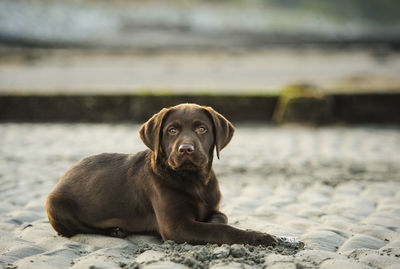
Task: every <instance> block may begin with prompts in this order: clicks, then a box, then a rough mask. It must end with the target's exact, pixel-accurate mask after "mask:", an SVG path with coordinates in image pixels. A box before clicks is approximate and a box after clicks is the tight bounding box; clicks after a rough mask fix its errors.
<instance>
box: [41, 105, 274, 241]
mask: <svg viewBox="0 0 400 269" xmlns="http://www.w3.org/2000/svg"><path fill="white" fill-rule="evenodd" d="M233 132H234V129H233V126H232V124H231V123H230V122H229V121H227V120H226V119H225V118H224V117H223V116H222V115H220V114H219V113H217V112H215V111H214V110H213V109H212V108H210V107H203V106H199V105H195V104H182V105H178V106H175V107H171V108H168V109H163V110H161V111H160V112H159V113H157V114H155V115H154V116H153V117H152V118H151V119H150V120H148V121H147V122H146V123H145V124H144V125H143V126H142V127H141V129H140V137H141V139H142V140H143V142H144V143H145V144H146V146H147V147H149V149H150V150H145V151H142V152H139V153H137V154H118V153H103V154H100V155H95V156H90V157H87V158H85V159H83V160H81V161H80V162H79V163H77V164H76V165H74V166H73V167H72V168H71V169H69V170H68V171H67V172H66V173H65V174H64V175H63V177H62V178H61V179H60V181H59V182H58V184H57V186H56V188H55V189H54V191H53V192H52V193H50V195H49V196H48V198H47V200H46V210H47V214H48V217H49V220H50V223H51V225H52V226H53V227H54V229H55V230H56V231H57V232H58V233H59V234H61V235H64V236H68V237H69V236H73V235H74V234H77V233H99V234H107V235H112V236H118V237H123V236H125V235H126V234H127V233H158V234H160V235H161V237H162V239H163V240H168V239H170V240H173V241H175V242H179V243H182V242H188V243H191V244H204V243H217V244H225V243H226V244H234V243H239V244H251V245H264V246H272V245H275V244H276V240H275V239H274V238H273V237H272V236H271V235H268V234H265V233H260V232H255V231H244V230H240V229H236V228H233V227H231V226H229V225H226V223H227V217H226V216H225V215H224V214H223V213H221V212H219V211H218V206H219V201H220V198H221V194H220V191H219V186H218V182H217V178H216V176H215V174H214V171H213V169H212V167H211V165H212V161H213V152H214V148H215V149H216V153H217V156H218V158H219V152H220V151H221V150H222V149H223V148H224V147H225V146H226V145H227V144H228V143H229V141H230V140H231V138H232V135H233Z"/></svg>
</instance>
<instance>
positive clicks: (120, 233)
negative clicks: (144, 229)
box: [109, 227, 128, 238]
mask: <svg viewBox="0 0 400 269" xmlns="http://www.w3.org/2000/svg"><path fill="white" fill-rule="evenodd" d="M109 235H110V236H112V237H118V238H125V237H127V236H128V233H127V232H126V231H124V230H122V229H121V228H119V227H113V228H111V229H110V233H109Z"/></svg>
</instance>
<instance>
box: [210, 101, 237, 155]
mask: <svg viewBox="0 0 400 269" xmlns="http://www.w3.org/2000/svg"><path fill="white" fill-rule="evenodd" d="M204 109H205V110H206V111H207V112H208V114H209V115H210V116H211V119H212V121H213V124H214V141H215V142H214V143H215V148H216V152H217V158H218V159H219V152H220V151H221V150H222V149H223V148H224V147H225V146H226V145H228V143H229V141H231V139H232V136H233V133H234V132H235V129H234V127H233V125H232V123H230V122H229V121H228V120H227V119H225V117H224V116H222V115H221V114H219V113H218V112H217V111H215V110H214V109H212V108H211V107H204Z"/></svg>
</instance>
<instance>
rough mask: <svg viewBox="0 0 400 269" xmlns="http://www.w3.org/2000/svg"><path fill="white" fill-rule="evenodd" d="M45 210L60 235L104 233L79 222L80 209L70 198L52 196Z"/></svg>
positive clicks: (47, 200) (47, 201) (48, 199)
mask: <svg viewBox="0 0 400 269" xmlns="http://www.w3.org/2000/svg"><path fill="white" fill-rule="evenodd" d="M45 208H46V211H47V216H48V218H49V221H50V224H51V226H53V228H54V230H56V231H57V233H58V234H59V235H63V236H66V237H71V236H73V235H75V234H78V233H102V232H101V230H99V229H96V228H94V227H90V226H89V225H87V224H85V223H83V222H82V221H80V220H79V217H77V215H78V208H77V207H76V205H75V203H74V202H73V201H72V200H71V199H69V198H66V197H63V196H62V195H54V194H50V195H49V197H47V199H46V203H45Z"/></svg>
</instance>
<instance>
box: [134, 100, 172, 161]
mask: <svg viewBox="0 0 400 269" xmlns="http://www.w3.org/2000/svg"><path fill="white" fill-rule="evenodd" d="M169 110H170V109H167V108H163V109H162V110H161V111H160V112H158V113H157V114H154V115H153V116H152V117H151V118H150V119H149V120H148V121H147V122H145V123H144V124H143V125H142V127H140V130H139V135H140V138H141V139H142V141H143V143H144V144H145V145H146V146H147V147H148V148H149V149H151V150H152V151H153V154H154V159H155V160H157V156H158V152H159V151H160V142H161V131H162V130H161V128H162V123H163V121H164V118H165V116H166V114H167V112H168V111H169Z"/></svg>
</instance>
